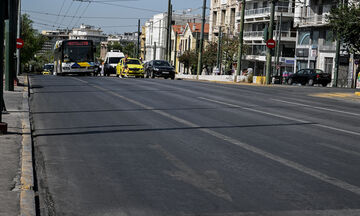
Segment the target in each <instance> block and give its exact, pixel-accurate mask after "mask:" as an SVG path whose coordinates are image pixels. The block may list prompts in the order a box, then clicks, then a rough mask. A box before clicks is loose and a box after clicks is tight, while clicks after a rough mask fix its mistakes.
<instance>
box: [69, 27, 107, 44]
mask: <svg viewBox="0 0 360 216" xmlns="http://www.w3.org/2000/svg"><path fill="white" fill-rule="evenodd" d="M69 39H82V40H92V41H93V42H94V44H95V45H99V44H100V42H102V41H106V40H107V36H106V35H104V34H102V30H101V29H95V28H94V27H93V26H90V25H84V24H82V25H80V28H74V29H72V30H71V32H70V33H69Z"/></svg>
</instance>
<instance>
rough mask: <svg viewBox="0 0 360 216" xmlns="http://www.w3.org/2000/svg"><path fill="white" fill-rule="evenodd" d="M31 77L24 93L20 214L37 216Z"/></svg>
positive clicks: (27, 78) (26, 79)
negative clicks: (30, 106)
mask: <svg viewBox="0 0 360 216" xmlns="http://www.w3.org/2000/svg"><path fill="white" fill-rule="evenodd" d="M28 80H29V77H28V75H26V78H25V80H24V84H25V88H24V93H23V110H24V112H23V120H22V134H23V135H22V141H21V144H22V150H21V178H20V183H21V188H20V190H21V192H20V215H21V216H36V207H35V191H34V168H33V148H32V141H31V140H32V139H31V124H30V119H29V117H30V116H29V112H30V108H29V86H30V85H29V81H28Z"/></svg>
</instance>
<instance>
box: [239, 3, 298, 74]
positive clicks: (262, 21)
mask: <svg viewBox="0 0 360 216" xmlns="http://www.w3.org/2000/svg"><path fill="white" fill-rule="evenodd" d="M294 6H295V1H292V0H289V1H277V2H276V4H275V16H274V34H273V39H274V40H275V41H277V46H279V57H280V58H279V60H280V61H279V71H278V72H279V73H282V72H284V71H290V72H293V71H294V70H295V58H294V56H295V46H296V29H294V26H293V22H294V12H295V8H294ZM270 13H271V7H270V1H264V0H248V1H246V6H245V16H244V18H245V20H244V44H246V47H247V51H246V54H245V57H244V62H243V65H244V68H252V69H253V71H254V75H257V76H262V75H265V71H266V69H265V66H266V41H264V29H265V28H266V27H268V26H269V24H270ZM237 19H238V20H239V21H240V19H241V16H237ZM279 41H280V43H279ZM272 51H273V56H274V57H273V59H272V63H273V66H274V67H272V68H275V54H276V53H275V49H273V50H272ZM275 73H276V71H275V70H274V71H273V74H275Z"/></svg>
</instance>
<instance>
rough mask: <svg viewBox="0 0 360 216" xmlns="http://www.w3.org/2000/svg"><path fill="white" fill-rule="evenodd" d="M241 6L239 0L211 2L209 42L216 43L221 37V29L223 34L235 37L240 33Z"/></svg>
mask: <svg viewBox="0 0 360 216" xmlns="http://www.w3.org/2000/svg"><path fill="white" fill-rule="evenodd" d="M240 11H241V4H240V1H239V0H211V1H210V22H209V24H210V32H209V40H210V41H215V40H217V37H218V36H219V31H220V27H221V28H222V30H221V31H222V32H224V33H226V34H228V35H231V36H235V35H237V33H238V32H239V25H238V24H239V22H237V21H236V17H240Z"/></svg>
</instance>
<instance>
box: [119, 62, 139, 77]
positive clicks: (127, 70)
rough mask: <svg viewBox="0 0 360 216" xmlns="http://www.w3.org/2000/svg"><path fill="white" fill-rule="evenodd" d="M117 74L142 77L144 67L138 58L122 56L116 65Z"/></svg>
mask: <svg viewBox="0 0 360 216" xmlns="http://www.w3.org/2000/svg"><path fill="white" fill-rule="evenodd" d="M116 75H117V76H121V77H124V76H134V77H136V78H137V77H140V78H144V67H143V66H142V64H141V62H140V60H139V59H136V58H122V59H121V60H120V62H119V63H118V64H117V66H116Z"/></svg>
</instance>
